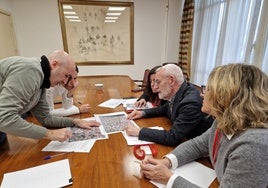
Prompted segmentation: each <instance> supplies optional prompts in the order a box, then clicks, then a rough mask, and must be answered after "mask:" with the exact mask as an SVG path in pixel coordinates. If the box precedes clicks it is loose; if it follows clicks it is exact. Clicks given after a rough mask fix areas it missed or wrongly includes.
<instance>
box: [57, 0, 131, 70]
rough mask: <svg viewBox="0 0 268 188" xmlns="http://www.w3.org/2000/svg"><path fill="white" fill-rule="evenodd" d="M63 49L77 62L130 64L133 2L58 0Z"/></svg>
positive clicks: (81, 63)
mask: <svg viewBox="0 0 268 188" xmlns="http://www.w3.org/2000/svg"><path fill="white" fill-rule="evenodd" d="M58 5H59V14H60V22H61V30H62V37H63V46H64V50H65V51H66V52H68V53H69V54H70V55H71V56H72V57H73V59H74V61H75V63H76V64H78V65H106V64H113V65H115V64H133V62H134V5H133V2H113V1H88V0H82V1H81V0H58Z"/></svg>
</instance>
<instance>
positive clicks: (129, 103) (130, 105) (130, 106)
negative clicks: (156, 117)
mask: <svg viewBox="0 0 268 188" xmlns="http://www.w3.org/2000/svg"><path fill="white" fill-rule="evenodd" d="M136 101H137V98H135V99H125V101H123V103H122V104H123V107H124V108H125V109H126V111H127V112H131V111H133V110H142V109H148V108H153V105H152V103H150V102H147V103H146V105H145V106H143V107H139V108H138V107H135V105H134V103H135V102H136Z"/></svg>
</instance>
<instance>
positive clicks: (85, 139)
mask: <svg viewBox="0 0 268 188" xmlns="http://www.w3.org/2000/svg"><path fill="white" fill-rule="evenodd" d="M84 120H86V121H90V120H95V118H94V117H91V118H85V119H84ZM69 129H70V131H71V132H72V135H73V136H72V137H71V138H70V139H69V141H65V142H58V141H51V142H50V143H49V144H48V145H47V146H46V147H44V148H43V149H42V151H55V152H72V151H73V152H83V153H85V152H87V153H88V152H90V150H91V148H92V147H93V145H94V143H95V141H96V140H100V139H107V138H108V134H107V133H106V132H105V131H104V129H103V127H102V126H99V127H92V128H91V129H82V128H79V127H70V128H69Z"/></svg>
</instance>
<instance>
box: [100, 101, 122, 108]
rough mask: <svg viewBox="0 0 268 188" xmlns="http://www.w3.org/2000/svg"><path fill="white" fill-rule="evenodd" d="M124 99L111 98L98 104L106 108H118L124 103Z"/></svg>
mask: <svg viewBox="0 0 268 188" xmlns="http://www.w3.org/2000/svg"><path fill="white" fill-rule="evenodd" d="M123 101H124V99H109V100H107V101H105V102H103V103H101V104H99V105H98V106H100V107H105V108H116V107H117V106H119V105H120V104H122V103H123Z"/></svg>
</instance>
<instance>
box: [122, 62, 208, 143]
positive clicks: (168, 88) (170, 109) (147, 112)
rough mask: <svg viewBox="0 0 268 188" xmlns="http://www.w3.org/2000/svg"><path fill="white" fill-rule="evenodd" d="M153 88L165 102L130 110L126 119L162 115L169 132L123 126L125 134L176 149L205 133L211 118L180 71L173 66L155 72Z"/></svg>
mask: <svg viewBox="0 0 268 188" xmlns="http://www.w3.org/2000/svg"><path fill="white" fill-rule="evenodd" d="M155 87H156V88H157V92H158V95H159V98H160V99H164V100H167V101H169V102H168V103H166V104H164V105H162V106H159V107H157V108H152V109H144V110H142V111H137V110H134V111H133V112H132V113H131V114H129V115H128V119H138V118H142V117H145V118H147V117H159V116H166V117H168V118H169V119H170V120H171V122H172V127H171V128H170V129H169V130H155V129H150V128H137V127H134V126H130V125H129V126H127V128H126V133H127V134H128V135H131V136H138V137H139V139H140V140H146V141H152V142H156V143H159V144H163V145H168V146H177V145H179V144H180V143H181V142H183V141H184V140H186V139H190V138H193V137H196V136H198V135H200V134H202V133H203V132H205V131H206V130H207V129H208V128H209V127H210V126H211V124H212V121H213V119H212V118H211V117H207V116H208V115H207V114H205V113H203V112H202V111H201V107H202V101H203V98H202V97H201V96H200V91H199V90H198V89H197V88H196V87H195V86H194V85H192V84H191V83H189V82H187V81H185V80H184V77H183V73H182V70H181V69H180V67H179V66H177V65H175V64H167V65H165V66H162V67H160V68H159V69H158V70H157V72H156V77H155Z"/></svg>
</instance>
